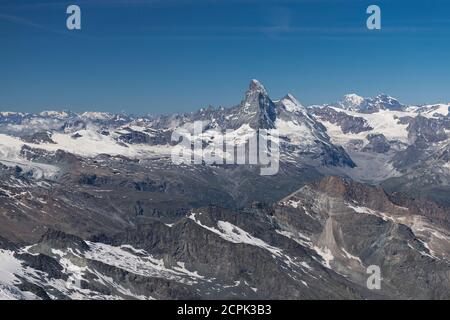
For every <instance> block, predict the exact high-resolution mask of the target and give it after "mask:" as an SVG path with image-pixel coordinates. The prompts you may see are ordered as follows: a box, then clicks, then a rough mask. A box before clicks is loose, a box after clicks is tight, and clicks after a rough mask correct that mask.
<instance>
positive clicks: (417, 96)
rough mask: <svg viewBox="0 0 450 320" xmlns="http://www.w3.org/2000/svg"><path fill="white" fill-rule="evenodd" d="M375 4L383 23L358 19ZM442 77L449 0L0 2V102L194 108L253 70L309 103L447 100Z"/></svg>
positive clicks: (140, 110)
mask: <svg viewBox="0 0 450 320" xmlns="http://www.w3.org/2000/svg"><path fill="white" fill-rule="evenodd" d="M69 4H77V5H79V6H80V7H81V11H82V30H81V31H68V30H67V29H66V17H67V15H66V8H67V6H68V5H69ZM371 4H377V5H379V6H380V7H381V10H382V30H381V31H369V30H367V29H366V27H365V26H366V19H367V17H368V15H367V14H366V13H365V11H366V8H367V7H368V6H369V5H371ZM449 76H450V2H449V1H445V0H441V1H439V0H434V1H433V0H431V1H406V0H405V1H403V0H391V1H363V0H359V1H358V0H353V1H352V0H348V1H343V0H342V1H340V0H323V1H321V0H297V1H295V0H292V1H289V0H285V1H269V0H223V1H222V0H184V1H183V0H148V1H146V0H128V1H125V0H111V1H102V0H91V1H75V0H74V1H70V2H68V1H52V0H46V1H31V0H15V1H10V0H2V1H1V2H0V110H10V111H26V112H36V111H41V110H48V109H70V110H73V111H84V110H96V111H97V110H98V111H110V112H120V111H125V112H130V113H137V114H144V113H170V112H184V111H193V110H196V109H199V108H201V107H204V106H207V105H209V104H211V105H214V106H219V105H220V106H232V105H235V104H237V103H239V101H240V100H241V99H242V97H243V92H244V91H245V90H246V88H247V86H248V83H249V81H250V79H252V78H256V79H259V80H260V81H261V82H263V83H264V84H265V86H266V87H267V89H268V91H269V93H270V95H271V96H272V98H274V99H276V98H279V97H281V96H283V95H284V94H286V93H287V92H291V93H293V94H294V95H295V96H296V97H297V98H298V99H299V100H300V101H301V102H303V103H304V104H306V105H308V104H313V103H325V102H332V101H335V100H337V99H338V98H339V97H340V96H342V95H343V94H345V93H349V92H356V93H358V94H360V95H363V96H372V95H375V94H378V93H381V92H383V93H387V94H390V95H392V96H395V97H397V98H399V99H400V100H401V101H403V102H405V103H424V102H450V86H449V83H450V81H449Z"/></svg>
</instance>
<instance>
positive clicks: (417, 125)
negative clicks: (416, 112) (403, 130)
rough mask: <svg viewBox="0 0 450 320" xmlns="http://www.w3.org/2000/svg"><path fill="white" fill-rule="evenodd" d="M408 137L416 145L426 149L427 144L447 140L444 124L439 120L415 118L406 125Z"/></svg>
mask: <svg viewBox="0 0 450 320" xmlns="http://www.w3.org/2000/svg"><path fill="white" fill-rule="evenodd" d="M407 129H408V133H409V135H408V136H409V137H410V138H411V139H413V140H414V141H415V142H416V144H417V145H419V146H423V147H425V148H426V147H427V144H428V143H433V142H439V141H443V140H446V139H447V134H446V133H445V122H443V121H442V120H440V119H429V118H425V117H422V116H417V117H416V118H414V120H412V121H411V122H410V123H409V125H408V128H407Z"/></svg>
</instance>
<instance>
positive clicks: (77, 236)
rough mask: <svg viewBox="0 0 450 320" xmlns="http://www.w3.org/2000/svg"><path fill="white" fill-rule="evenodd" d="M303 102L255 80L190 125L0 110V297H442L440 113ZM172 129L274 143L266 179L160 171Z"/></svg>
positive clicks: (449, 193)
mask: <svg viewBox="0 0 450 320" xmlns="http://www.w3.org/2000/svg"><path fill="white" fill-rule="evenodd" d="M300 100H301V99H297V98H296V97H294V96H293V95H292V94H287V95H285V96H284V97H282V98H281V99H278V100H272V98H271V97H270V92H269V90H268V89H266V88H265V87H264V86H263V85H262V84H261V83H260V82H259V81H257V80H252V81H251V82H250V85H249V87H248V89H247V91H246V92H245V94H244V98H243V100H242V101H241V102H240V103H239V104H238V105H236V106H233V107H230V108H213V107H208V108H204V109H201V110H199V111H196V112H192V113H187V114H174V115H160V116H130V115H125V114H117V115H116V114H109V113H99V112H85V113H81V114H77V113H74V112H70V111H61V112H60V111H44V112H41V113H39V114H28V113H15V112H1V113H0V178H1V179H0V298H13V299H48V298H51V299H60V298H61V299H62V298H72V299H89V298H91V299H160V298H165V299H177V298H184V299H192V298H204V299H207V298H232V297H238V298H243V299H257V298H263V299H280V298H299V299H300V298H305V299H306V298H310V299H314V298H355V299H367V298H394V297H405V298H417V297H421V298H449V297H450V286H449V285H448V283H450V282H449V278H448V267H449V257H450V231H449V230H450V229H449V228H450V223H449V219H448V217H449V212H450V211H449V209H448V205H449V204H450V163H449V161H450V139H449V138H450V137H449V132H450V117H449V107H450V105H449V104H431V105H418V106H409V105H404V104H402V103H400V102H399V101H398V100H396V99H395V98H392V97H390V96H387V95H379V96H376V97H374V98H363V97H360V96H358V95H356V94H349V95H345V96H344V97H343V98H342V99H341V100H340V101H338V102H336V103H332V104H326V105H321V106H304V105H302V103H301V102H300ZM196 121H201V122H202V132H201V133H198V132H195V131H194V124H195V122H196ZM179 129H183V130H185V131H187V132H189V133H191V138H190V139H191V142H192V143H198V144H200V145H202V146H205V147H214V148H219V147H220V146H222V145H223V142H221V140H220V137H221V135H223V134H224V133H226V134H227V137H228V139H230V140H232V141H233V143H234V144H235V145H237V146H243V145H245V144H246V141H247V140H246V139H248V138H249V137H252V136H254V135H255V134H257V132H258V130H263V129H264V130H267V131H268V132H269V133H275V132H276V133H277V135H278V136H279V152H280V159H279V160H280V163H279V165H280V168H279V171H278V173H277V174H276V175H273V176H261V175H260V174H259V171H258V167H259V165H251V164H243V165H237V164H228V163H224V164H218V163H214V164H207V163H200V164H192V163H183V164H176V163H173V162H172V159H171V155H172V152H173V150H174V148H176V146H177V144H176V141H172V133H173V132H174V131H176V130H179ZM233 153H234V150H233ZM226 156H227V159H228V156H230V154H227V155H226ZM233 156H234V154H233ZM361 230H365V231H366V230H369V231H370V232H369V231H368V232H365V231H361ZM373 264H376V265H379V266H381V267H382V268H383V270H384V272H385V274H384V276H383V277H384V278H385V279H386V282H385V286H384V287H383V290H381V291H380V292H373V291H370V290H368V289H367V288H366V287H365V285H364V283H365V278H364V276H365V268H367V266H369V265H373ZM243 266H245V268H244V267H243ZM405 270H413V271H411V272H409V273H408V272H406V271H405ZM424 275H425V276H424ZM73 281H75V282H74V283H73ZM417 281H419V282H420V284H419V285H414V283H416V284H417Z"/></svg>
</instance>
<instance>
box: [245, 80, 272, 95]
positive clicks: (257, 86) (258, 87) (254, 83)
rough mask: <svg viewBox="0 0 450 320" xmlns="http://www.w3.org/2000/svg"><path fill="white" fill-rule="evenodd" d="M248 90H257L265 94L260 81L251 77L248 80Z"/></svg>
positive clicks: (251, 91) (265, 91)
mask: <svg viewBox="0 0 450 320" xmlns="http://www.w3.org/2000/svg"><path fill="white" fill-rule="evenodd" d="M248 92H250V93H253V92H257V93H261V94H263V95H267V90H266V88H265V87H264V86H263V84H262V83H261V82H259V81H258V80H256V79H252V80H251V81H250V85H249V88H248Z"/></svg>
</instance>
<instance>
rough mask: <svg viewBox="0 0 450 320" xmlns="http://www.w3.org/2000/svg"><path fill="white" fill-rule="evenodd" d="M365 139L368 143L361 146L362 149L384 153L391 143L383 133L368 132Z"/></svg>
mask: <svg viewBox="0 0 450 320" xmlns="http://www.w3.org/2000/svg"><path fill="white" fill-rule="evenodd" d="M367 140H369V144H368V145H366V146H365V147H364V148H363V151H372V152H377V153H386V152H388V151H389V150H390V149H391V145H390V144H389V142H388V141H387V139H386V137H385V136H384V135H383V134H369V135H368V136H367Z"/></svg>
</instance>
